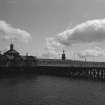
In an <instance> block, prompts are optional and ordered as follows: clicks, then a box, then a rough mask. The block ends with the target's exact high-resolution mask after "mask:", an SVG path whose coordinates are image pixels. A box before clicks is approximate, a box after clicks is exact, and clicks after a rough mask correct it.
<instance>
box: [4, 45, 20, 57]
mask: <svg viewBox="0 0 105 105" xmlns="http://www.w3.org/2000/svg"><path fill="white" fill-rule="evenodd" d="M13 47H14V45H13V44H10V49H9V50H8V51H6V52H5V53H4V55H19V52H17V51H16V50H14V48H13Z"/></svg>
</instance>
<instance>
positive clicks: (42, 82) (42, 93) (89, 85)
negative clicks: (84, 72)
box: [0, 75, 105, 105]
mask: <svg viewBox="0 0 105 105" xmlns="http://www.w3.org/2000/svg"><path fill="white" fill-rule="evenodd" d="M0 105H105V82H99V81H98V82H96V81H90V80H71V79H69V78H63V77H54V76H35V75H21V76H14V77H13V76H12V77H2V78H0Z"/></svg>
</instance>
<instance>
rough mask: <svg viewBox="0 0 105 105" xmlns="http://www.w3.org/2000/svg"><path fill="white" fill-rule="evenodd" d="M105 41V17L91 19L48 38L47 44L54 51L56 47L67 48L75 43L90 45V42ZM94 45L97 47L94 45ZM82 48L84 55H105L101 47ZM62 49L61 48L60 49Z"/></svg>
mask: <svg viewBox="0 0 105 105" xmlns="http://www.w3.org/2000/svg"><path fill="white" fill-rule="evenodd" d="M104 41H105V19H95V20H89V21H86V22H84V23H81V24H78V25H76V26H75V27H73V28H71V29H68V30H65V31H63V32H61V33H58V34H57V35H55V36H54V37H53V38H47V46H48V48H49V50H50V51H52V50H53V52H54V51H55V50H56V49H63V48H64V49H67V48H70V47H71V46H73V45H78V44H79V45H81V46H83V45H86V44H87V45H88V44H89V43H101V42H104ZM94 47H96V46H95V45H94ZM87 48H88V47H86V48H85V49H82V51H83V52H84V53H83V52H81V53H82V54H84V55H89V56H104V55H105V54H104V50H102V49H101V48H99V49H97V48H93V49H90V48H89V49H87ZM60 51H61V50H60Z"/></svg>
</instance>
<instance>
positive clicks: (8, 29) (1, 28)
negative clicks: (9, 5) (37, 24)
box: [0, 20, 31, 42]
mask: <svg viewBox="0 0 105 105" xmlns="http://www.w3.org/2000/svg"><path fill="white" fill-rule="evenodd" d="M0 37H1V38H3V39H5V40H18V41H21V42H28V41H29V39H30V38H31V35H30V33H28V32H27V31H25V30H22V29H19V28H14V27H12V26H11V25H10V24H8V23H7V22H5V21H2V20H1V21H0Z"/></svg>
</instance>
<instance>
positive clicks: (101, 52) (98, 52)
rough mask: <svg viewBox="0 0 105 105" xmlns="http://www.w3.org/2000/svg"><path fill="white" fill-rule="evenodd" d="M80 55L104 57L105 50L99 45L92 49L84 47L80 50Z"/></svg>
mask: <svg viewBox="0 0 105 105" xmlns="http://www.w3.org/2000/svg"><path fill="white" fill-rule="evenodd" d="M80 55H81V56H87V57H92V56H94V57H98V56H104V57H105V50H104V49H102V48H100V47H95V48H92V49H86V50H83V51H81V52H80Z"/></svg>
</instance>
